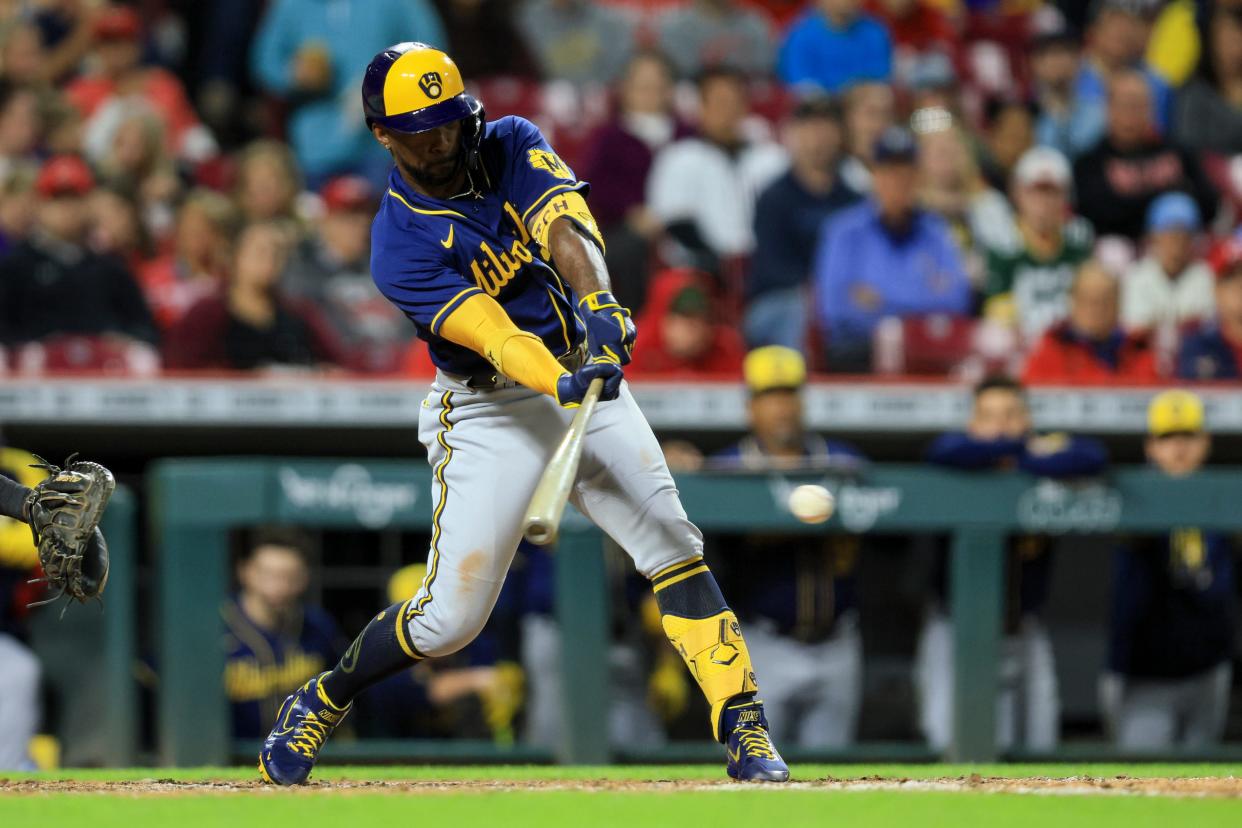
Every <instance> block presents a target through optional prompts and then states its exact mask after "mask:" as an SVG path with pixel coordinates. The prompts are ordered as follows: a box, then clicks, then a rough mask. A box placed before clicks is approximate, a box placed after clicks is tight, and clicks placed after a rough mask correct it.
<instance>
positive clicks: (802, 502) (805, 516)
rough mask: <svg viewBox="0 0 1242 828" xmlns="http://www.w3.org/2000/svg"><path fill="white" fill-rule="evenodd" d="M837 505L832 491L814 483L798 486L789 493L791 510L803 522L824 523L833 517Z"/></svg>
mask: <svg viewBox="0 0 1242 828" xmlns="http://www.w3.org/2000/svg"><path fill="white" fill-rule="evenodd" d="M836 506H837V501H836V499H835V498H834V497H833V496H832V492H830V491H828V490H827V489H825V488H824V487H823V486H817V485H815V484H814V483H807V484H804V485H802V486H798V487H797V488H796V489H794V490H793V491H792V492H790V493H789V511H790V512H792V513H793V516H794V517H796V518H797V519H798V520H800V521H802V522H803V523H823V522H824V521H826V520H827V519H828V518H830V517H832V511H833V509H835V508H836Z"/></svg>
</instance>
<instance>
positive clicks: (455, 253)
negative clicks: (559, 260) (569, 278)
mask: <svg viewBox="0 0 1242 828" xmlns="http://www.w3.org/2000/svg"><path fill="white" fill-rule="evenodd" d="M479 160H480V164H479V167H478V168H476V169H477V170H478V173H477V174H472V183H473V188H472V189H471V190H470V191H468V192H466V193H463V194H462V195H460V196H457V197H455V198H451V199H448V200H440V199H434V198H429V197H427V196H424V195H421V194H419V193H416V192H415V191H414V190H413V188H411V187H410V186H409V185H408V184H407V183H406V181H405V179H404V178H402V176H401V174H400V172H399V171H398V170H397V169H395V168H394V169H393V172H392V175H391V176H390V177H389V181H388V191H387V193H386V194H385V198H384V200H383V203H382V204H381V206H380V209H379V212H378V214H377V215H376V217H375V223H374V225H373V226H372V231H371V249H372V250H373V251H374V253H373V254H372V259H371V273H372V276H373V278H374V279H375V284H376V285H377V286H378V287H379V289H380V292H382V293H383V294H384V296H386V297H387V298H388V299H389V301H391V302H392V303H393V304H394V305H396V306H397V307H398V308H400V309H401V310H402V311H404V312H405V314H406V316H408V317H409V318H410V320H411V321H412V322H413V323H414V326H415V328H416V330H417V332H418V335H419V336H420V337H421V338H422V339H424V340H426V341H427V343H428V346H429V348H430V351H431V358H432V361H433V362H434V363H435V364H436V366H437V367H439V368H441V369H443V370H445V371H448V372H449V373H453V374H460V375H475V374H480V373H483V372H488V371H491V369H492V366H491V365H490V364H489V363H488V361H487V360H486V359H485V358H484V357H482V356H481V355H479V354H478V353H476V352H475V351H472V350H470V349H469V348H466V347H463V346H461V345H457V344H455V343H453V342H450V341H448V340H447V339H445V338H444V337H442V336H441V335H440V326H441V325H442V324H443V323H444V321H445V320H446V319H447V318H448V317H449V316H450V315H451V314H452V313H453V312H454V311H456V310H457V309H458V308H460V307H461V305H462V304H463V303H464V302H465V301H466V300H467V299H469V298H470V297H471V296H474V295H476V294H481V293H482V294H486V295H488V296H490V297H492V298H493V299H495V300H496V301H497V302H499V303H500V305H501V307H503V308H504V310H505V313H507V314H508V315H509V318H510V319H511V320H513V323H514V324H515V325H516V326H517V327H518V328H520V329H521V330H524V331H528V332H530V333H533V334H534V335H535V336H537V337H539V339H540V340H541V341H542V342H543V344H544V345H545V346H546V347H547V348H548V350H549V351H551V352H552V353H553V354H554V355H556V356H563V355H565V354H568V353H570V352H572V351H573V350H574V349H576V348H577V347H578V345H579V344H580V343H581V342H582V340H583V337H584V335H585V334H584V329H583V325H582V322H581V320H579V319H578V318H577V316H576V315H575V313H574V308H575V307H576V305H577V301H578V297H576V296H574V293H573V290H572V289H571V288H570V287H569V285H568V284H566V283H565V281H564V280H563V279H562V278H561V277H560V276H559V275H558V274H557V272H556V268H555V267H554V266H553V265H552V262H551V254H550V252H549V251H548V249H547V247H546V244H547V236H548V228H549V226H550V225H551V223H552V221H553V220H555V219H556V218H559V217H561V216H567V217H569V218H570V219H572V220H573V221H575V222H576V223H577V224H578V225H579V226H580V227H581V228H582V229H584V230H585V231H586V232H587V233H588V234H590V235H591V237H592V238H595V239H596V240H597V241H598V242H599V244H600V245H601V247H602V245H603V242H602V240H600V238H599V230H598V228H597V227H596V224H595V220H594V219H593V218H592V217H591V214H590V212H589V211H588V209H587V206H586V201H585V200H584V198H583V197H584V196H585V195H586V193H587V191H588V189H589V186H588V185H587V183H586V182H585V181H579V180H577V178H575V176H574V173H573V170H571V169H570V168H569V167H568V166H567V165H566V164H565V162H563V161H562V160H561V159H560V158H559V157H558V156H557V155H556V153H555V152H553V151H552V148H551V147H550V146H549V145H548V142H547V141H545V140H544V138H543V135H542V134H540V132H539V129H538V128H537V127H536V126H535V125H534V124H532V123H531V122H530V121H527V120H525V119H523V118H517V117H513V116H510V117H506V118H501V119H500V120H498V121H492V122H491V123H488V124H486V126H485V127H484V133H483V139H482V141H481V144H480V150H479Z"/></svg>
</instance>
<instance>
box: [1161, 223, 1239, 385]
mask: <svg viewBox="0 0 1242 828" xmlns="http://www.w3.org/2000/svg"><path fill="white" fill-rule="evenodd" d="M1209 263H1210V264H1211V266H1212V269H1213V270H1214V271H1215V272H1216V319H1215V320H1214V321H1212V322H1209V323H1207V324H1203V325H1199V326H1197V327H1195V328H1192V329H1191V330H1189V331H1188V332H1187V333H1186V335H1185V336H1184V337H1183V338H1182V347H1181V351H1179V352H1178V355H1177V375H1178V376H1179V377H1182V378H1184V379H1197V380H1221V379H1238V378H1239V377H1242V236H1238V235H1234V236H1232V237H1230V238H1227V239H1223V240H1222V241H1220V242H1218V243H1217V245H1216V246H1215V247H1214V248H1213V250H1212V253H1211V255H1210V256H1209Z"/></svg>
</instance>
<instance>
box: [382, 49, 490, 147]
mask: <svg viewBox="0 0 1242 828" xmlns="http://www.w3.org/2000/svg"><path fill="white" fill-rule="evenodd" d="M362 110H363V113H364V114H365V115H366V119H367V126H368V127H369V126H373V125H375V124H378V125H380V126H382V127H384V128H385V129H390V130H392V131H394V132H407V133H412V132H426V131H427V130H429V129H435V128H436V127H440V126H444V125H445V124H450V123H452V122H453V121H462V142H463V143H464V144H465V146H466V150H467V152H468V153H469V161H470V163H471V164H473V161H474V159H475V157H476V155H477V153H478V148H479V141H480V140H482V138H483V118H484V112H483V105H482V104H481V103H479V101H478V100H476V99H475V98H474V97H473V96H471V95H468V94H466V86H465V83H464V82H463V81H462V78H461V71H460V70H459V69H458V68H457V64H455V63H453V59H452V58H450V57H449V56H448V55H447V54H445V53H444V52H442V51H440V50H439V49H437V48H435V47H434V46H428V45H427V44H426V43H398V44H396V45H395V46H389V47H388V48H387V49H385V50H384V51H382V52H380V53H379V54H378V55H376V56H375V57H374V58H372V60H371V63H370V65H369V66H367V72H366V74H365V75H364V76H363V78H362Z"/></svg>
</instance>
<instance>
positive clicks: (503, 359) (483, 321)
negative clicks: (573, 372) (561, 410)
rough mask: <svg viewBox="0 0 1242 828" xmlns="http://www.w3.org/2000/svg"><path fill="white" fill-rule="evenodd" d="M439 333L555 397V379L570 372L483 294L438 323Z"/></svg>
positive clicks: (509, 373) (513, 378)
mask: <svg viewBox="0 0 1242 828" xmlns="http://www.w3.org/2000/svg"><path fill="white" fill-rule="evenodd" d="M440 336H442V337H444V338H445V339H447V340H449V341H450V342H455V343H457V344H458V345H461V346H462V347H465V348H469V349H470V350H472V351H474V352H475V353H478V354H482V355H483V356H484V357H485V358H486V359H487V361H488V362H490V363H491V364H492V365H493V366H494V367H495V368H496V370H497V371H499V372H500V373H502V374H504V375H505V376H506V377H509V378H510V379H512V380H516V381H517V382H520V383H521V384H522V385H525V386H526V387H527V388H530V389H532V390H535V391H538V392H540V393H542V394H547V395H548V396H550V397H552V398H554V399H555V398H556V383H557V380H559V379H560V378H561V377H562V376H563V375H565V374H567V373H569V372H568V371H566V370H565V368H564V367H563V366H562V365H561V364H560V363H559V362H557V361H556V357H554V356H552V352H551V351H549V350H548V349H547V347H546V346H545V345H544V344H543V341H542V340H540V339H539V337H537V336H535V335H534V334H533V333H530V332H529V331H524V330H522V329H521V328H519V327H518V326H517V325H515V324H513V320H512V319H510V318H509V314H507V313H505V309H504V308H503V307H501V306H500V303H499V302H497V301H496V300H495V299H493V298H492V297H490V296H488V295H487V294H485V293H476V294H475V295H473V296H471V297H470V298H468V299H467V300H466V301H464V302H462V303H461V304H460V305H458V306H457V308H456V309H455V310H454V311H453V312H452V313H450V314H449V316H448V318H447V319H445V320H444V322H443V323H441V325H440Z"/></svg>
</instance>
